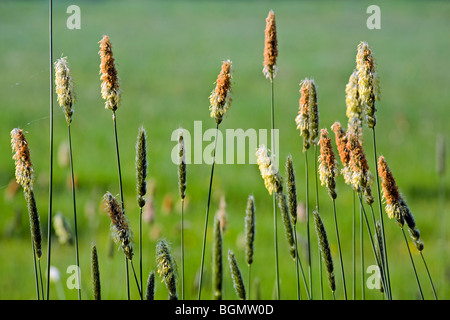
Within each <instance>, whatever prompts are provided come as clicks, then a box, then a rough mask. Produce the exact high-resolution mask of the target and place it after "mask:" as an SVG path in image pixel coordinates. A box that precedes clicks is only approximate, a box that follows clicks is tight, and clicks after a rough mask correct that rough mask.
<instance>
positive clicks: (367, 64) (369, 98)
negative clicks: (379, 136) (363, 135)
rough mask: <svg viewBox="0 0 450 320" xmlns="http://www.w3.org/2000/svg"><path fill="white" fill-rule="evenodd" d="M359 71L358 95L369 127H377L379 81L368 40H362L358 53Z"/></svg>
mask: <svg viewBox="0 0 450 320" xmlns="http://www.w3.org/2000/svg"><path fill="white" fill-rule="evenodd" d="M356 70H357V72H358V95H359V99H360V102H361V105H362V107H363V110H364V114H365V120H366V121H367V124H368V125H369V128H373V127H375V124H376V119H375V111H376V108H375V100H379V92H380V88H379V81H378V75H377V74H376V72H375V62H374V59H373V56H372V51H371V49H370V47H369V45H368V43H367V42H364V41H362V42H360V43H359V45H358V53H357V55H356Z"/></svg>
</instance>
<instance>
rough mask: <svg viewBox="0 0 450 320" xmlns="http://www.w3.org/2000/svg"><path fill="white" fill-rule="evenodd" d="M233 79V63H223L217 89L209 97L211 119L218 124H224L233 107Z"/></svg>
mask: <svg viewBox="0 0 450 320" xmlns="http://www.w3.org/2000/svg"><path fill="white" fill-rule="evenodd" d="M231 78H232V77H231V61H230V60H226V61H223V62H222V68H221V70H220V73H219V75H218V76H217V81H216V87H215V89H214V90H213V92H211V95H210V96H209V103H210V105H209V110H210V111H211V118H215V119H216V123H217V124H220V123H221V122H222V120H223V117H224V115H225V114H226V113H227V111H228V109H229V108H230V105H231V101H232V99H231Z"/></svg>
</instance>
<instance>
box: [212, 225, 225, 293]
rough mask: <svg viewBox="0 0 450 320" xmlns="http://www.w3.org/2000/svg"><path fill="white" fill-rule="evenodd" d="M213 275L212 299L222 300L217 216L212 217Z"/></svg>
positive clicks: (221, 268)
mask: <svg viewBox="0 0 450 320" xmlns="http://www.w3.org/2000/svg"><path fill="white" fill-rule="evenodd" d="M213 275H214V276H213V290H214V293H213V294H214V299H215V300H222V280H223V264H222V228H221V227H220V220H219V218H218V217H217V216H215V217H214V245H213Z"/></svg>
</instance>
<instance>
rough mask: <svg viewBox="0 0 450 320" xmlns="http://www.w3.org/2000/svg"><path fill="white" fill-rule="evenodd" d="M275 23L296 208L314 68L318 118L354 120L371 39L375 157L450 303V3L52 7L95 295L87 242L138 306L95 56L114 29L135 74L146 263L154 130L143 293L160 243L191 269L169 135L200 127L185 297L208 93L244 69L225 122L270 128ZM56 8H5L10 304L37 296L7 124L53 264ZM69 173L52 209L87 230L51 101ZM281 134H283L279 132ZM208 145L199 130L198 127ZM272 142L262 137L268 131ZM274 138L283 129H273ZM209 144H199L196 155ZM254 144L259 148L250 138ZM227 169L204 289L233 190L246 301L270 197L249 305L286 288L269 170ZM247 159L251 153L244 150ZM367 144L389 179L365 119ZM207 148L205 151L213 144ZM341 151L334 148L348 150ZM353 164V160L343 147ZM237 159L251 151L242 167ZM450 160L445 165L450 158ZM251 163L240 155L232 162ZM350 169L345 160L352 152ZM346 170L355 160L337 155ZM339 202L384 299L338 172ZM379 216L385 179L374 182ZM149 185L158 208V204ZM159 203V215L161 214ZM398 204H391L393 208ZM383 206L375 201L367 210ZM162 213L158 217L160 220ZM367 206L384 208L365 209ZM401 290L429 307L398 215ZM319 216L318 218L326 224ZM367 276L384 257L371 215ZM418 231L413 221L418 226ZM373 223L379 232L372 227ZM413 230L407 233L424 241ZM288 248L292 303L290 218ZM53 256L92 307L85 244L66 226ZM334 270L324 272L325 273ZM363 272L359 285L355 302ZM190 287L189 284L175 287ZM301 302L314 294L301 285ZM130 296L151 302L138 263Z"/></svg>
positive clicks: (109, 292) (124, 115)
mask: <svg viewBox="0 0 450 320" xmlns="http://www.w3.org/2000/svg"><path fill="white" fill-rule="evenodd" d="M371 4H376V5H378V6H379V8H380V9H381V14H380V17H381V20H380V23H381V29H373V30H371V29H369V28H368V27H367V25H366V22H367V19H368V18H369V17H370V16H371V13H367V12H366V10H367V7H368V6H369V5H371ZM70 5H77V6H78V7H79V8H80V10H81V15H80V17H81V22H80V26H81V29H73V30H71V29H69V28H68V27H67V20H68V19H69V18H70V16H71V13H67V12H66V10H67V8H68V7H69V6H70ZM270 9H273V10H274V12H275V15H276V22H277V32H278V50H279V56H278V60H277V68H278V72H277V75H276V77H275V79H274V101H275V127H276V128H277V129H279V140H278V143H279V159H278V160H279V166H280V173H281V174H282V176H283V177H285V161H286V158H287V156H288V155H289V154H291V155H292V157H293V162H294V168H295V172H296V181H297V193H298V202H299V203H305V201H306V186H305V158H304V154H303V152H302V146H303V141H302V137H301V136H300V135H299V131H298V130H297V129H296V124H295V121H294V119H295V117H296V116H297V114H298V106H299V98H300V93H299V89H300V86H299V83H300V82H301V81H302V80H303V79H305V78H311V79H314V80H315V83H316V85H317V95H318V105H319V113H320V128H327V129H328V131H329V133H330V137H331V139H332V143H333V147H334V150H335V152H337V149H336V144H335V139H334V134H333V133H332V131H331V129H330V127H331V125H332V124H333V123H334V122H335V121H340V122H341V124H342V125H343V126H344V127H346V124H347V117H346V113H345V112H346V104H345V85H346V84H347V82H348V79H349V76H350V74H351V73H352V72H353V70H354V69H355V56H356V51H357V45H358V44H359V43H360V41H367V42H368V43H369V45H370V47H371V48H372V51H373V55H374V58H375V61H376V70H377V72H378V74H379V77H380V85H381V99H380V101H378V102H377V112H376V114H375V116H376V119H377V125H376V134H377V136H376V137H377V153H378V156H379V155H383V156H384V157H385V158H386V160H387V162H388V164H389V166H390V168H391V170H392V172H393V174H394V177H395V179H396V182H397V185H398V186H399V189H400V192H401V193H402V194H403V196H404V198H405V199H406V201H407V203H408V205H409V208H410V209H411V212H412V214H413V215H414V218H415V220H416V224H417V227H418V228H419V229H420V232H421V239H422V240H423V241H424V245H425V248H424V251H423V255H424V257H425V258H426V262H427V264H428V267H429V270H430V273H431V276H432V279H433V282H434V285H435V288H436V293H437V295H438V298H439V299H449V298H450V285H449V284H450V259H449V258H450V246H449V237H448V229H449V226H450V219H449V218H448V217H446V215H447V213H448V212H449V203H448V201H446V199H445V197H446V196H447V194H448V191H447V189H448V185H449V175H448V172H444V174H438V171H437V163H438V162H439V161H440V159H439V158H438V157H437V150H436V149H437V140H438V137H439V136H443V137H444V139H445V143H446V145H447V147H448V141H449V133H450V131H449V127H448V117H449V112H448V107H449V101H450V91H449V90H448V85H449V83H450V73H449V72H448V70H449V66H450V65H449V61H448V57H449V54H450V43H449V42H448V41H447V40H446V36H447V35H448V34H450V24H449V16H450V3H448V2H445V1H395V2H394V1H376V2H374V3H373V2H369V1H320V2H319V1H315V2H313V1H143V0H142V1H137V0H136V1H106V0H105V1H66V0H61V1H54V4H53V62H54V61H56V59H58V58H60V57H61V56H67V58H68V61H69V64H70V67H71V71H72V77H73V79H74V86H75V92H76V102H75V104H74V114H73V122H72V125H71V131H72V147H73V163H74V172H75V176H76V192H77V193H76V195H77V198H76V204H77V214H78V237H79V250H80V266H81V294H82V299H92V298H93V295H92V285H91V271H90V268H91V267H90V248H91V243H92V242H95V243H96V245H97V250H98V255H99V267H100V280H101V288H102V298H103V299H126V297H127V296H126V284H125V264H124V255H123V252H122V251H121V249H119V246H118V245H116V244H114V243H113V242H112V239H111V230H110V224H111V223H110V219H109V217H108V215H107V213H106V212H105V211H104V208H103V202H102V197H103V195H104V194H105V193H106V192H107V191H109V192H111V193H112V194H113V195H117V196H118V195H119V185H118V174H117V163H116V154H115V144H114V143H115V140H114V127H113V121H112V113H111V111H110V110H106V109H105V107H104V101H103V100H102V97H101V94H100V84H101V81H100V75H99V64H100V58H99V55H98V51H99V44H98V42H99V41H100V40H101V39H102V36H103V35H108V36H109V38H110V40H111V42H112V46H113V52H114V57H115V61H116V67H117V71H118V75H119V78H120V87H121V90H122V101H121V105H120V107H119V109H118V110H117V112H116V115H117V130H118V141H119V148H120V158H121V166H122V179H123V188H124V205H125V213H126V215H127V217H128V219H129V223H130V226H131V228H132V229H133V232H134V239H135V255H134V258H133V262H134V265H135V267H136V266H138V265H139V263H138V262H139V260H138V259H139V254H138V253H139V251H138V249H139V247H138V239H139V233H138V230H139V229H138V227H139V207H138V205H137V201H136V169H135V158H136V149H135V146H136V140H137V135H138V129H139V127H140V126H143V127H144V128H145V130H146V132H147V138H148V141H147V142H148V145H147V149H148V176H147V182H148V192H147V204H146V207H145V208H144V211H145V213H144V216H145V217H146V218H145V219H144V224H143V248H142V249H143V278H144V286H145V282H146V280H147V277H148V275H149V273H150V271H152V270H155V271H156V262H155V245H156V242H157V240H158V239H166V240H167V241H168V242H169V243H170V244H171V248H172V251H173V253H174V256H175V259H176V262H177V265H178V273H179V274H180V271H181V269H180V267H181V265H180V253H181V251H180V241H181V240H180V198H179V194H178V177H177V170H178V168H177V165H176V163H173V162H172V159H171V154H172V151H173V150H174V148H176V147H177V141H176V139H173V138H172V134H173V132H174V131H175V130H177V129H178V128H179V127H183V128H184V129H186V130H188V131H189V132H190V133H191V145H192V147H193V150H191V154H192V157H191V159H190V160H191V164H188V165H187V190H186V195H187V198H186V203H185V205H186V206H185V216H184V217H185V221H184V222H185V232H184V240H185V294H186V299H197V292H198V288H197V284H198V271H199V269H200V262H201V254H202V241H203V227H204V219H205V211H206V204H207V196H208V186H209V179H210V171H211V165H210V164H209V163H205V161H201V163H198V164H195V163H194V157H193V154H194V152H202V150H208V147H209V148H211V143H212V142H213V139H214V138H211V137H207V136H206V137H203V136H202V135H203V133H204V132H205V131H206V130H208V129H214V128H215V126H216V123H215V121H214V119H213V118H211V117H210V112H209V110H208V107H209V99H208V97H209V95H210V93H211V91H212V90H213V89H214V86H215V84H214V82H215V81H216V79H217V74H218V73H219V71H220V66H221V63H222V61H223V60H226V59H230V60H231V61H232V62H233V73H232V75H233V83H232V90H233V96H232V97H233V102H232V105H231V107H230V109H229V111H228V113H227V114H226V117H225V119H224V120H223V122H222V123H221V125H220V130H221V133H222V134H223V137H224V143H223V144H224V147H225V144H226V130H227V129H232V130H237V129H242V130H244V131H246V130H249V129H254V130H256V132H258V130H259V129H267V130H269V129H270V125H271V118H270V117H271V113H270V81H269V80H268V79H266V78H265V77H264V75H263V73H262V68H263V66H262V62H263V49H264V29H265V18H266V17H267V14H268V12H269V10H270ZM49 59H50V58H49V7H48V2H47V1H1V2H0V107H1V110H2V113H1V116H0V150H1V152H0V192H1V194H2V195H1V196H0V212H1V214H0V299H26V300H27V299H36V289H35V279H34V269H33V256H32V247H31V241H30V227H29V219H28V211H27V206H26V202H25V199H24V196H23V192H22V190H20V189H19V190H14V184H13V183H12V181H14V179H15V178H14V170H15V169H14V161H13V159H12V155H13V153H12V150H11V142H10V141H11V137H10V131H11V130H12V129H13V128H21V129H23V130H24V132H25V135H26V138H27V140H28V143H29V147H30V149H31V161H32V162H33V165H34V170H35V178H36V183H35V195H36V201H37V206H38V210H39V214H40V221H41V228H42V233H43V255H42V258H41V267H42V274H43V276H44V286H45V283H46V279H45V275H46V271H45V270H46V268H47V241H48V239H47V232H48V229H47V228H48V226H47V219H48V210H49V173H50V116H49V112H50V109H49V102H50V91H49V90H50V87H49V85H50V69H49V63H50V62H49ZM53 101H54V106H53V114H54V119H53V121H54V129H53V130H54V131H53V133H54V147H53V148H54V156H53V159H54V167H53V195H52V199H53V205H52V207H53V210H52V211H53V214H56V213H57V212H61V213H62V214H63V215H64V216H65V217H66V218H67V220H68V221H69V223H70V225H71V228H72V230H73V207H72V191H71V184H70V181H71V180H70V167H69V165H68V162H67V158H66V156H67V151H66V149H65V146H66V144H67V141H68V138H67V123H66V121H65V118H64V113H63V111H62V110H61V108H60V107H59V105H58V104H57V101H56V95H54V96H53ZM196 121H199V123H201V125H202V132H201V141H200V142H201V147H200V150H195V147H194V124H195V122H196ZM268 132H269V131H268ZM197 138H198V136H197ZM259 138H261V137H259ZM267 141H270V137H269V138H268V139H267ZM198 142H199V141H198V139H197V140H196V143H197V145H196V146H197V147H198ZM247 147H248V145H247ZM230 150H231V149H226V150H225V148H224V161H223V163H222V164H220V163H217V164H216V166H215V171H214V180H213V186H212V196H211V207H210V216H209V224H208V227H209V228H208V237H207V243H206V256H205V270H204V278H203V288H202V299H212V298H213V294H212V277H213V274H212V244H213V217H214V215H215V214H216V212H217V211H218V210H219V207H220V202H221V198H224V199H225V202H226V219H227V224H226V228H225V230H224V233H223V252H224V256H223V264H224V274H223V277H224V287H223V297H224V299H237V298H238V297H237V295H236V293H235V292H234V289H233V282H232V279H231V274H230V268H229V266H228V260H227V256H226V253H227V252H228V250H229V249H230V250H232V251H233V252H234V253H235V255H236V259H237V262H238V265H239V267H240V269H241V271H242V274H243V277H244V283H245V284H247V265H246V262H245V233H244V232H245V229H244V217H245V208H246V203H247V198H248V196H249V195H253V196H254V198H255V207H256V212H255V214H256V235H255V247H254V262H253V264H252V273H251V275H252V289H251V293H252V297H251V298H252V299H256V298H260V299H273V298H274V297H275V266H274V255H273V216H272V197H271V196H270V195H269V193H268V192H267V190H266V188H265V187H264V182H263V179H262V178H261V174H260V172H259V169H258V166H257V165H256V164H254V163H249V161H248V156H249V154H252V155H253V154H254V152H255V151H256V150H254V149H253V148H246V157H247V158H246V159H247V161H246V162H245V164H237V163H235V164H233V163H227V162H226V161H225V160H226V152H225V151H228V152H229V151H230ZM233 150H234V151H235V153H236V152H237V151H239V150H238V149H237V147H236V145H234V149H233ZM364 150H365V152H366V156H367V159H368V163H369V166H370V169H371V172H372V173H373V174H374V175H375V163H374V154H373V146H372V132H371V131H370V130H369V129H368V128H367V126H365V127H364ZM202 153H203V152H202ZM313 156H314V155H313V149H311V150H309V153H308V157H309V160H310V167H309V169H310V175H309V176H310V183H309V193H310V199H309V202H310V208H311V212H310V213H312V208H313V207H314V206H315V189H314V178H313V175H314V171H313V165H312V164H313V160H314V159H313ZM336 156H337V154H336ZM337 158H338V157H337ZM236 159H237V154H235V156H234V160H236ZM444 161H445V164H446V165H447V167H448V164H449V163H448V157H447V158H446V159H444ZM235 162H236V161H235ZM339 164H340V161H339ZM340 166H342V165H341V164H340ZM336 189H337V199H336V210H337V216H338V222H339V231H340V241H341V245H342V253H343V257H344V265H345V277H346V283H347V294H348V296H349V298H352V297H353V296H355V297H356V299H361V294H362V287H364V291H365V298H366V299H371V300H372V299H374V300H375V299H383V298H384V296H383V295H382V294H381V293H380V291H379V290H378V289H370V288H369V287H368V286H367V285H366V284H364V285H362V284H361V272H363V273H364V277H365V278H364V281H365V282H366V281H367V280H368V279H369V277H370V276H371V275H372V274H373V273H372V272H368V271H367V270H360V260H359V259H360V256H359V253H360V248H359V230H360V229H359V228H360V217H359V206H358V208H357V220H356V231H357V247H356V255H357V257H356V258H357V260H356V270H353V265H352V263H353V260H352V219H353V196H352V194H353V193H352V190H351V188H350V187H349V186H348V185H346V184H345V183H344V181H343V178H342V177H341V176H339V177H338V179H337V187H336ZM372 190H373V194H374V196H375V203H374V209H375V213H376V217H378V197H377V191H376V182H375V184H374V185H373V187H372ZM150 195H151V196H152V200H150ZM319 201H320V214H321V217H322V219H323V221H324V225H325V228H326V229H327V233H328V239H329V242H330V245H331V253H332V256H333V259H334V267H335V271H334V273H335V277H336V287H337V289H336V299H343V298H344V294H343V286H342V277H341V272H340V267H339V255H338V254H339V253H338V247H337V242H336V233H335V229H334V220H333V206H332V201H331V199H330V197H329V196H328V194H327V189H326V188H325V187H324V186H320V182H319ZM150 205H151V207H150ZM383 208H384V204H383ZM367 210H368V209H367ZM149 212H150V216H149ZM368 212H369V210H368ZM383 215H384V224H385V233H386V242H387V254H388V258H389V269H390V279H391V288H392V296H393V299H400V300H410V299H420V295H419V290H418V286H417V283H416V280H415V276H414V271H413V268H412V265H411V262H410V257H409V253H408V250H407V249H406V246H405V241H404V239H403V235H402V232H401V231H400V228H399V227H398V225H397V223H396V221H395V220H390V219H388V217H387V215H386V214H385V212H384V210H383ZM312 222H313V219H311V223H312ZM363 227H364V237H365V238H364V257H365V269H366V268H367V267H369V266H370V265H376V262H375V259H374V255H373V252H372V248H371V246H370V240H369V238H368V235H367V232H366V226H365V225H364V226H363ZM405 229H406V227H405ZM297 231H298V239H299V252H300V258H301V260H302V264H303V267H304V270H305V272H306V273H307V260H306V257H307V252H306V224H305V221H304V218H302V217H299V221H298V222H297ZM372 232H373V228H372ZM311 234H312V238H311V241H312V242H311V255H312V281H313V298H314V299H321V298H322V296H321V291H322V290H321V287H320V282H321V281H322V282H323V292H322V294H323V298H324V299H333V296H332V294H331V291H330V289H329V287H328V283H327V278H326V271H325V268H324V266H323V264H322V262H321V261H320V262H319V256H318V252H319V249H318V246H317V236H316V234H315V230H314V224H313V223H312V224H311ZM407 236H408V240H409V235H407ZM278 247H279V265H280V291H281V298H282V299H296V298H297V287H296V273H295V263H294V262H293V260H292V258H291V257H290V255H289V250H288V245H287V242H286V239H285V235H284V229H283V225H282V222H281V216H280V215H279V210H278ZM51 248H52V250H51V265H52V266H55V267H56V268H58V270H59V271H60V280H59V282H51V284H50V285H51V287H50V299H77V298H78V296H77V290H73V289H70V288H69V287H68V286H67V283H66V281H67V280H68V279H70V276H71V273H67V272H66V271H67V268H68V267H69V266H70V265H74V264H75V248H74V245H73V244H72V245H68V244H60V243H59V242H58V239H57V237H56V235H55V234H54V233H53V236H52V247H51ZM410 249H411V254H412V258H413V259H414V262H415V267H416V269H417V273H418V275H419V279H420V284H421V286H422V290H423V294H424V297H425V299H434V296H433V292H432V289H431V286H430V282H429V280H428V276H427V273H426V269H425V267H424V264H423V262H422V259H421V256H420V254H419V252H418V251H417V249H416V248H415V247H414V245H412V244H411V242H410ZM319 263H320V264H322V267H321V269H322V273H323V274H322V280H321V279H320V278H319ZM353 274H356V284H355V288H356V292H355V295H353ZM178 280H179V282H178V285H179V290H180V291H179V292H181V283H180V278H179V279H178ZM300 281H301V296H302V299H306V293H305V290H304V285H303V281H302V280H300ZM130 291H131V297H132V299H138V298H139V295H138V292H137V290H136V284H135V282H134V279H133V276H132V273H131V272H130ZM167 296H168V294H167V289H166V287H165V285H164V283H162V282H161V277H160V276H159V275H158V273H156V289H155V299H167Z"/></svg>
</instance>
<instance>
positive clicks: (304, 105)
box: [295, 79, 319, 151]
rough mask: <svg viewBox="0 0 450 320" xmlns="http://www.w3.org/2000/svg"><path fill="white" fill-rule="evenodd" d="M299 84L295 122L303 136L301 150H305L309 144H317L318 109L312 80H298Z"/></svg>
mask: <svg viewBox="0 0 450 320" xmlns="http://www.w3.org/2000/svg"><path fill="white" fill-rule="evenodd" d="M300 86H301V87H300V101H299V111H298V115H297V117H296V118H295V123H296V124H297V129H299V130H300V135H301V136H302V137H303V151H306V150H308V149H309V147H310V145H311V144H317V137H318V133H319V109H318V104H317V94H316V85H315V82H314V80H310V79H305V80H303V81H302V82H300Z"/></svg>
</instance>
